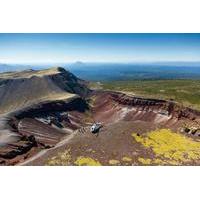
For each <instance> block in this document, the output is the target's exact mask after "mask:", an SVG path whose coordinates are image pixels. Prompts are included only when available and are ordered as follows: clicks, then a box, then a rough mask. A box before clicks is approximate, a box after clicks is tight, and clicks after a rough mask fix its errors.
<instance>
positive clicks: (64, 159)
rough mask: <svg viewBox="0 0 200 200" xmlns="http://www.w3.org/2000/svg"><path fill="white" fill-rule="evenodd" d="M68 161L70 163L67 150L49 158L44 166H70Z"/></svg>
mask: <svg viewBox="0 0 200 200" xmlns="http://www.w3.org/2000/svg"><path fill="white" fill-rule="evenodd" d="M70 161H71V155H70V149H67V150H66V151H64V152H60V153H58V155H57V156H54V157H52V158H50V159H49V160H48V161H47V164H46V165H50V166H56V165H57V166H62V165H70Z"/></svg>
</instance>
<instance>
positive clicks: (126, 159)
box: [122, 156, 132, 162]
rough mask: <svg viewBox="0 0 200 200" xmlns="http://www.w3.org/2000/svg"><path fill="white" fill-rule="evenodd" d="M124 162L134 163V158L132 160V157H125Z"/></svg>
mask: <svg viewBox="0 0 200 200" xmlns="http://www.w3.org/2000/svg"><path fill="white" fill-rule="evenodd" d="M122 161H124V162H131V161H132V158H130V157H128V156H124V157H123V158H122Z"/></svg>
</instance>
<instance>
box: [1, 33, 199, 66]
mask: <svg viewBox="0 0 200 200" xmlns="http://www.w3.org/2000/svg"><path fill="white" fill-rule="evenodd" d="M76 61H83V62H162V61H200V34H0V63H57V62H66V63H67V62H76Z"/></svg>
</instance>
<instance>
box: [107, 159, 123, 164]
mask: <svg viewBox="0 0 200 200" xmlns="http://www.w3.org/2000/svg"><path fill="white" fill-rule="evenodd" d="M108 163H109V164H110V165H117V164H119V163H120V162H119V160H114V159H112V160H109V161H108Z"/></svg>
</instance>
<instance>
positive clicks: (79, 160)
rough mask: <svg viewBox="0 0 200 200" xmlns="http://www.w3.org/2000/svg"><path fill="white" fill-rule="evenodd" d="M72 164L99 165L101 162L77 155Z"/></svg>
mask: <svg viewBox="0 0 200 200" xmlns="http://www.w3.org/2000/svg"><path fill="white" fill-rule="evenodd" d="M74 164H76V165H78V166H84V165H85V166H101V163H100V162H99V161H98V160H94V159H93V158H90V157H83V156H79V157H78V158H77V159H76V161H75V162H74Z"/></svg>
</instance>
